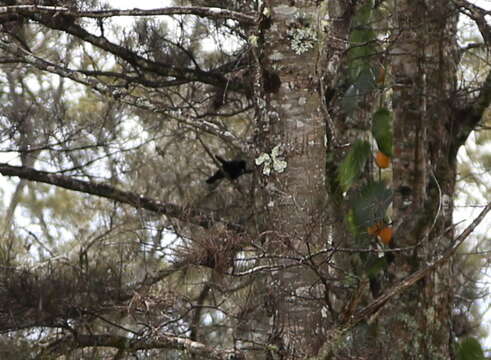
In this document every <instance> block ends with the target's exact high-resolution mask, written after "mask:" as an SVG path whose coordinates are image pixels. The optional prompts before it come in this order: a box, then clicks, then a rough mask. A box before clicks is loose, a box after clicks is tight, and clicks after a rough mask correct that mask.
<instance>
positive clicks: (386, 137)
mask: <svg viewBox="0 0 491 360" xmlns="http://www.w3.org/2000/svg"><path fill="white" fill-rule="evenodd" d="M372 134H373V137H374V138H375V141H376V142H377V146H378V148H379V150H380V151H381V152H383V153H384V154H385V155H387V156H389V157H392V113H391V112H390V111H389V110H387V109H386V108H380V109H378V110H377V111H376V112H375V114H373V121H372Z"/></svg>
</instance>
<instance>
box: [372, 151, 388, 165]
mask: <svg viewBox="0 0 491 360" xmlns="http://www.w3.org/2000/svg"><path fill="white" fill-rule="evenodd" d="M375 163H376V164H377V166H378V167H379V168H381V169H385V168H388V167H389V164H390V157H388V156H387V155H385V154H384V153H383V152H381V151H377V154H375Z"/></svg>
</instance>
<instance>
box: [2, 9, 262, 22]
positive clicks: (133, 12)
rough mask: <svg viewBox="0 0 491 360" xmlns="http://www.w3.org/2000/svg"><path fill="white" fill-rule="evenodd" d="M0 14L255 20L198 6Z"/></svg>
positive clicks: (21, 10)
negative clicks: (192, 16) (173, 16)
mask: <svg viewBox="0 0 491 360" xmlns="http://www.w3.org/2000/svg"><path fill="white" fill-rule="evenodd" d="M0 14H19V15H32V14H48V15H66V16H73V17H79V18H81V17H87V18H97V19H101V18H108V17H116V16H163V15H167V16H170V15H195V16H199V17H204V18H209V19H232V20H235V21H237V22H239V23H241V24H242V25H254V24H255V22H256V19H255V17H254V16H252V15H247V14H244V13H240V12H237V11H231V10H227V9H221V8H211V7H198V6H174V7H166V8H158V9H149V10H142V9H138V8H134V9H128V10H117V9H114V10H90V11H73V10H71V9H69V8H66V7H60V6H41V5H13V6H2V7H0Z"/></svg>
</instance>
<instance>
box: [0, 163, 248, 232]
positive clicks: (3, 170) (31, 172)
mask: <svg viewBox="0 0 491 360" xmlns="http://www.w3.org/2000/svg"><path fill="white" fill-rule="evenodd" d="M0 174H2V175H4V176H17V177H19V178H21V179H27V180H31V181H37V182H42V183H45V184H51V185H55V186H59V187H62V188H65V189H68V190H74V191H78V192H82V193H86V194H92V195H96V196H99V197H103V198H106V199H109V200H113V201H117V202H120V203H122V204H127V205H130V206H133V207H135V208H139V209H145V210H148V211H152V212H154V213H157V214H161V215H165V216H168V217H171V218H175V219H178V220H180V221H184V222H188V223H192V224H195V225H199V226H201V227H204V228H210V227H211V226H212V225H213V224H215V223H216V222H222V220H221V219H220V218H218V217H215V216H213V214H212V215H209V213H210V212H209V211H207V213H208V214H205V212H204V211H200V210H198V209H189V208H186V209H185V208H182V207H180V206H178V205H175V204H171V203H163V202H160V201H157V200H154V199H150V198H148V197H145V196H142V195H138V194H135V193H133V192H130V191H122V190H119V189H117V188H115V187H113V186H110V185H107V184H102V183H95V182H89V181H83V180H78V179H75V178H73V177H70V176H65V175H59V174H55V173H49V172H46V171H39V170H35V169H33V168H29V167H22V166H12V165H8V164H5V163H0ZM224 224H225V225H226V227H227V228H228V229H230V230H234V231H240V230H241V227H240V226H239V225H237V224H230V223H227V222H224Z"/></svg>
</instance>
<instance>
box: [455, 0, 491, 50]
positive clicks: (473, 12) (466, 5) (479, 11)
mask: <svg viewBox="0 0 491 360" xmlns="http://www.w3.org/2000/svg"><path fill="white" fill-rule="evenodd" d="M453 3H454V4H455V5H456V6H457V7H458V8H459V9H460V11H461V12H462V13H464V14H465V15H467V16H468V17H470V18H471V19H472V20H474V22H475V23H476V25H477V27H478V28H479V32H480V33H481V35H482V37H483V39H484V42H485V43H486V44H488V45H491V27H490V26H489V24H488V23H487V21H486V18H485V17H486V15H488V14H489V11H486V10H484V9H483V8H480V7H479V6H477V5H474V4H471V3H470V2H469V1H467V0H453Z"/></svg>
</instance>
